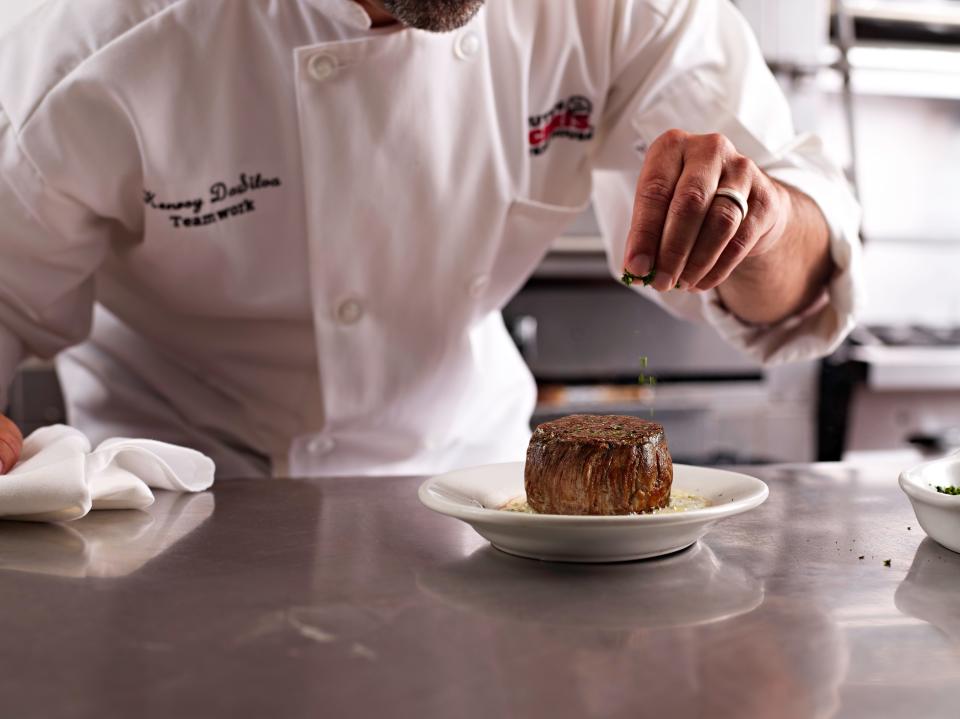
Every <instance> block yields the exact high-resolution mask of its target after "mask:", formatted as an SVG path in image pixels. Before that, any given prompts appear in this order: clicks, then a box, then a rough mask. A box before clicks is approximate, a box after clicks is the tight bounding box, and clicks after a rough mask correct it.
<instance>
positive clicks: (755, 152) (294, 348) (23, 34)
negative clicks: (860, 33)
mask: <svg viewBox="0 0 960 719" xmlns="http://www.w3.org/2000/svg"><path fill="white" fill-rule="evenodd" d="M671 127H680V128H683V129H685V130H687V131H690V132H696V133H702V132H708V131H717V132H722V133H724V134H725V135H727V136H728V137H729V138H730V139H731V140H732V141H733V142H734V143H735V144H736V146H737V147H738V148H739V150H740V151H741V152H743V153H744V154H746V155H749V156H750V157H752V158H753V159H754V160H755V161H756V162H757V163H758V164H759V165H760V166H761V167H762V168H764V169H765V170H766V171H767V172H769V174H770V175H772V176H773V177H775V178H778V179H780V180H782V181H784V182H788V183H790V184H792V185H794V186H796V187H797V188H799V189H800V190H802V191H804V192H806V193H807V194H809V195H810V196H811V197H812V198H813V199H814V200H815V201H816V202H817V203H818V204H819V206H820V207H821V208H822V210H823V212H824V215H825V216H826V218H827V221H828V223H829V225H830V230H831V237H832V253H833V259H834V261H835V263H836V265H837V268H838V269H837V273H836V275H835V277H834V278H833V280H832V281H831V283H830V286H829V288H828V289H827V291H826V293H825V299H824V301H823V302H822V303H820V305H818V307H817V308H815V310H813V311H810V312H807V313H805V314H804V315H803V316H802V317H796V318H792V319H790V320H788V321H786V322H784V323H782V324H780V325H777V326H773V327H755V326H748V325H746V324H744V323H742V322H740V321H739V320H737V319H736V318H735V317H733V316H732V315H730V314H729V313H727V312H726V311H725V310H724V309H723V308H722V306H721V304H720V303H719V302H718V299H717V297H716V294H715V293H709V294H707V295H703V296H697V295H690V294H684V293H668V294H665V295H662V296H658V295H656V294H655V293H652V292H650V291H645V290H643V289H640V290H638V291H639V292H641V293H644V294H647V296H648V297H650V298H651V299H654V300H656V301H658V302H662V303H664V304H665V305H666V306H667V307H668V308H669V309H671V310H672V311H674V312H675V313H677V314H679V315H681V316H684V317H687V318H691V319H699V320H704V321H707V322H710V323H712V324H713V325H714V326H715V327H716V328H717V330H718V331H719V332H720V333H721V334H722V335H723V336H724V337H726V338H727V339H728V340H729V341H730V342H731V343H733V344H734V345H736V346H737V347H740V348H742V349H743V350H744V351H746V352H747V353H749V354H751V355H752V356H754V357H756V358H758V359H761V360H764V361H768V362H773V361H786V360H795V359H801V358H809V357H813V356H815V355H819V354H823V353H827V352H829V351H830V350H831V349H833V348H834V347H835V346H836V345H837V344H838V342H839V341H840V340H841V338H842V337H843V335H844V334H845V333H846V332H847V331H848V330H849V329H850V327H851V324H852V316H853V312H854V309H855V306H856V304H857V300H856V289H855V288H856V287H857V283H856V282H855V279H854V278H855V275H856V272H857V263H856V256H857V247H858V238H857V231H858V224H859V217H858V209H857V206H856V204H855V202H854V200H853V199H852V197H851V194H850V192H849V191H848V189H847V187H846V185H845V182H844V180H843V179H842V176H841V174H840V173H839V172H838V171H837V170H836V168H835V167H833V166H832V165H831V164H830V163H829V162H828V161H827V159H826V158H825V157H824V156H823V154H822V151H821V147H820V145H819V144H818V142H817V141H816V140H815V139H814V138H812V137H797V136H795V132H794V129H793V127H792V125H791V120H790V112H789V110H788V107H787V104H786V102H785V100H784V98H783V96H782V95H781V93H780V92H779V90H778V88H777V86H776V83H775V81H774V79H773V78H772V76H771V75H770V74H769V72H768V71H767V69H766V67H765V64H764V62H763V59H762V57H761V56H760V54H759V52H758V49H757V46H756V44H755V42H754V40H753V39H752V37H751V33H750V30H749V29H748V26H747V25H746V23H745V22H744V21H743V19H742V18H741V17H740V16H739V15H738V13H737V12H736V10H735V9H734V8H733V7H732V6H731V5H730V4H729V3H728V2H727V0H488V2H487V4H486V6H485V7H484V8H483V9H482V10H481V11H480V12H479V14H478V15H477V16H476V17H475V18H474V19H473V20H472V21H471V22H470V23H469V24H468V25H466V26H465V27H464V28H462V29H460V30H459V31H457V32H454V33H449V34H431V33H428V32H423V31H419V30H413V29H406V28H399V27H391V28H383V29H374V28H371V26H370V19H369V17H368V16H367V15H366V13H365V12H364V11H363V10H362V8H361V7H360V6H359V5H358V4H356V3H354V2H352V0H243V2H239V1H231V0H85V1H84V2H76V1H75V0H46V2H44V3H43V4H42V5H41V6H40V7H39V9H38V10H36V11H35V12H33V13H31V14H30V15H28V16H27V18H26V19H24V20H23V21H21V22H20V23H19V24H17V25H16V26H15V27H14V28H13V29H12V31H10V32H9V33H8V34H7V35H6V36H5V37H4V38H3V39H2V42H0V385H3V386H6V385H7V384H8V380H9V379H10V378H11V377H12V374H13V371H14V368H15V367H16V365H17V364H18V362H19V361H21V359H22V358H23V357H24V356H25V355H26V354H31V353H32V354H35V355H39V356H42V357H50V356H54V355H56V354H57V353H63V352H64V350H66V349H67V348H70V347H75V346H76V345H78V344H79V343H83V344H82V345H80V346H79V347H75V348H74V349H72V350H69V351H68V352H66V353H65V354H62V355H61V356H66V357H67V358H68V361H67V362H66V368H62V376H63V377H64V379H65V387H64V389H65V392H66V394H67V401H68V407H69V409H70V411H71V415H72V417H73V419H74V421H75V422H78V423H79V424H81V425H82V429H84V430H85V431H86V432H87V433H88V434H89V435H90V436H91V437H92V438H93V439H94V441H97V440H98V439H99V438H100V437H101V435H105V434H109V433H115V432H117V431H120V430H123V429H126V432H124V433H133V432H137V433H140V434H144V435H147V436H156V437H158V438H160V439H168V440H174V441H176V440H178V439H181V437H185V438H186V440H184V441H186V442H187V443H194V444H197V443H201V440H200V439H198V438H202V439H203V442H206V441H208V440H209V441H213V442H215V443H219V444H220V445H222V446H223V447H224V448H229V447H243V448H248V449H251V450H253V451H254V452H256V453H258V454H261V455H263V456H265V457H267V458H269V459H270V461H271V463H272V466H273V468H274V472H275V473H289V474H294V475H316V474H354V475H359V474H411V473H429V472H434V471H441V470H445V469H449V468H451V467H455V466H461V465H466V464H472V463H479V462H495V461H502V460H515V459H519V458H521V457H522V456H523V451H524V448H525V445H526V442H527V439H528V437H529V431H528V428H527V422H528V419H529V416H530V414H531V411H532V409H533V406H534V400H535V385H534V382H533V380H532V378H531V375H530V373H529V371H528V370H527V368H526V367H525V365H524V363H523V361H522V359H521V357H520V356H519V354H518V353H517V351H516V349H515V348H514V347H513V345H512V343H511V340H510V338H509V336H508V333H507V332H506V330H505V328H504V325H503V322H502V318H501V315H500V310H501V308H502V307H503V306H504V305H505V304H506V302H507V301H508V300H509V298H510V297H511V296H512V295H513V294H514V293H515V292H516V291H517V290H518V289H519V288H520V287H521V285H522V284H523V283H524V281H525V280H526V279H527V278H528V277H529V276H530V274H531V273H532V272H533V270H534V268H535V267H536V266H537V264H538V262H539V261H540V260H541V258H542V257H543V256H544V254H545V253H546V251H547V249H548V245H549V243H550V242H551V240H552V239H554V238H555V237H556V236H557V235H559V234H560V233H561V232H562V230H563V229H564V227H565V226H566V225H567V224H568V223H569V222H570V221H571V220H572V219H573V218H574V217H575V216H576V215H577V214H579V213H580V212H581V210H582V209H583V208H584V207H585V206H586V205H587V204H588V203H589V201H590V200H591V198H592V199H593V201H594V203H595V207H596V209H597V214H598V217H599V221H600V224H601V226H602V229H603V230H604V236H605V238H606V243H607V250H608V254H609V258H610V267H611V270H612V271H613V272H614V274H615V275H619V273H620V271H621V259H622V255H623V246H624V242H625V238H626V235H627V227H628V223H629V219H630V212H631V208H632V201H633V193H634V185H635V181H636V177H637V175H638V172H639V169H640V167H641V165H642V162H643V157H644V152H645V150H646V148H647V147H648V146H649V144H650V143H651V142H653V140H654V139H655V138H657V137H658V136H659V135H660V134H661V133H663V132H664V131H666V130H668V129H670V128H671ZM95 307H96V312H95V313H94V308H95ZM94 314H95V315H96V321H92V318H93V316H94ZM145 408H146V409H145ZM178 433H181V434H180V435H178ZM201 444H202V443H201ZM201 448H204V449H208V448H209V445H203V446H201ZM224 451H226V449H225V450H224ZM226 466H230V467H232V466H234V465H229V464H228V465H226Z"/></svg>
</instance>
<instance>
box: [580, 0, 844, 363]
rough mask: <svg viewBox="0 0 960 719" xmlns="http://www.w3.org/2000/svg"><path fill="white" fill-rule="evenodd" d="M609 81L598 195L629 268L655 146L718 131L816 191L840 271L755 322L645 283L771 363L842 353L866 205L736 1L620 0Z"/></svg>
mask: <svg viewBox="0 0 960 719" xmlns="http://www.w3.org/2000/svg"><path fill="white" fill-rule="evenodd" d="M611 48H612V53H611V65H610V66H611V78H612V82H611V89H610V92H609V95H608V101H607V104H606V107H605V111H604V116H603V118H602V126H601V130H600V133H599V144H598V148H597V152H596V155H595V158H594V159H595V163H594V167H595V168H596V171H595V173H594V205H595V208H596V210H597V217H598V221H599V223H600V226H601V229H602V231H603V234H604V238H605V241H606V249H607V254H608V258H609V262H610V269H611V272H613V273H614V274H615V276H616V277H618V278H619V276H620V274H621V273H622V261H623V252H624V246H625V243H626V237H627V231H628V228H629V224H630V219H631V214H632V210H633V198H634V192H635V187H636V181H637V177H638V175H639V172H640V168H641V167H642V164H643V157H644V153H645V152H646V149H647V148H648V147H649V146H650V144H651V143H653V142H654V140H656V139H657V138H658V137H659V136H660V135H661V134H663V133H664V132H666V131H667V130H669V129H672V128H679V129H682V130H685V131H687V132H691V133H697V134H701V133H710V132H719V133H722V134H724V135H726V136H727V137H728V138H729V139H730V140H731V141H732V142H733V143H734V145H735V146H736V147H737V149H738V150H739V151H740V152H741V153H742V154H744V155H747V156H748V157H750V158H751V159H752V160H754V162H756V163H757V165H758V166H759V167H760V168H761V169H763V170H764V171H765V172H766V173H767V174H769V175H770V176H771V177H773V178H775V179H777V180H779V181H781V182H784V183H786V184H789V185H791V186H793V187H795V188H797V189H798V190H800V191H801V192H804V193H805V194H807V195H808V196H809V197H810V198H812V199H813V201H814V202H815V203H816V204H817V205H818V206H819V207H820V209H821V211H822V212H823V215H824V217H825V218H826V221H827V224H828V226H829V229H830V247H831V254H832V257H833V261H834V264H835V266H836V272H835V274H834V276H833V278H832V279H831V280H830V282H829V285H828V286H827V287H825V288H824V293H823V295H822V297H821V299H820V301H818V302H817V303H815V304H814V305H813V306H811V307H810V308H808V309H807V310H806V311H805V312H803V313H802V314H800V315H799V316H796V317H791V318H788V319H787V320H785V321H783V322H781V323H779V324H777V325H774V326H762V327H761V326H756V325H749V324H747V323H744V322H742V321H740V320H739V319H738V318H737V317H735V316H733V315H732V314H731V313H730V312H728V311H727V310H726V309H724V307H723V305H722V303H721V302H720V299H719V296H718V294H717V293H716V291H712V292H708V293H703V294H698V295H694V294H689V293H681V292H668V293H657V292H654V291H652V290H649V289H646V290H645V289H643V288H638V290H637V291H638V292H640V293H642V294H644V295H645V296H647V297H649V298H650V299H652V300H654V301H656V302H658V303H660V304H662V305H664V306H665V307H666V309H668V310H669V311H671V312H672V313H674V314H675V315H678V316H680V317H683V318H686V319H692V320H700V321H705V322H708V323H710V324H711V325H713V327H714V328H715V329H716V330H717V331H718V332H719V333H720V334H721V335H722V336H723V337H724V338H725V339H726V340H727V341H728V342H730V343H731V344H732V345H734V346H736V347H738V348H740V349H741V350H743V351H744V352H746V353H747V354H749V355H750V356H752V357H754V358H756V359H757V360H759V361H761V362H765V363H778V362H788V361H795V360H802V359H811V358H814V357H817V356H822V355H825V354H829V353H830V352H832V351H833V350H834V349H835V348H836V347H837V346H838V345H839V344H840V342H841V341H842V340H843V338H844V337H845V336H846V335H847V333H849V331H850V330H851V329H852V328H853V324H854V317H855V314H856V312H857V309H858V307H859V305H860V304H861V303H862V298H861V296H860V292H861V286H862V283H861V282H860V280H859V275H860V271H861V270H860V259H859V257H860V239H859V226H860V209H859V207H858V205H857V203H856V201H855V199H854V197H853V195H852V193H851V191H850V188H849V186H848V185H847V182H846V180H845V178H844V177H843V174H842V173H841V172H840V171H839V169H838V168H837V167H836V166H835V165H833V164H832V163H831V162H830V160H829V159H828V158H827V157H826V155H825V154H824V150H823V147H822V146H821V143H820V142H819V140H818V139H817V138H816V137H814V136H811V135H804V136H797V134H796V132H795V130H794V128H793V123H792V119H791V113H790V108H789V105H788V104H787V101H786V98H785V97H784V95H783V93H782V91H781V90H780V88H779V86H778V85H777V82H776V79H775V78H774V77H773V75H772V74H771V73H770V71H769V70H768V68H767V66H766V63H765V62H764V59H763V57H762V55H761V53H760V50H759V47H758V45H757V43H756V40H755V38H754V37H753V33H752V31H751V29H750V27H749V25H748V24H747V23H746V21H745V20H744V19H743V18H742V16H741V15H740V14H739V13H738V11H737V10H736V9H735V8H734V7H733V6H732V5H731V4H730V3H729V1H728V0H670V1H668V0H636V1H633V0H621V2H619V4H618V11H617V13H616V17H615V20H614V22H613V28H612V40H611Z"/></svg>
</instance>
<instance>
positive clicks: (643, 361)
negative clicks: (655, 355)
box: [640, 355, 649, 369]
mask: <svg viewBox="0 0 960 719" xmlns="http://www.w3.org/2000/svg"><path fill="white" fill-rule="evenodd" d="M647 362H649V359H648V357H647V356H646V355H644V356H643V357H641V358H640V366H642V367H643V368H644V369H646V368H647Z"/></svg>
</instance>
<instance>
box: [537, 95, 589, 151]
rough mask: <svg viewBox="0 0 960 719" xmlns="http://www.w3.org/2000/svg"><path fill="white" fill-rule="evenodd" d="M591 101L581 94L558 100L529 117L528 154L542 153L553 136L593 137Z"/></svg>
mask: <svg viewBox="0 0 960 719" xmlns="http://www.w3.org/2000/svg"><path fill="white" fill-rule="evenodd" d="M592 116H593V103H592V102H590V100H589V99H588V98H586V97H584V96H583V95H573V96H572V97H569V98H567V99H566V100H560V102H558V103H557V104H556V105H554V106H553V107H552V108H550V109H549V110H548V111H547V112H545V113H543V114H542V115H534V116H533V117H531V118H530V135H529V138H530V154H531V155H542V154H543V153H544V152H546V151H547V148H548V147H550V142H551V141H552V140H553V138H555V137H568V138H570V139H571V140H579V141H581V142H584V141H586V140H592V139H593V132H594V128H593V125H592V124H591V119H592Z"/></svg>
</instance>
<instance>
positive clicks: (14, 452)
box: [0, 434, 23, 474]
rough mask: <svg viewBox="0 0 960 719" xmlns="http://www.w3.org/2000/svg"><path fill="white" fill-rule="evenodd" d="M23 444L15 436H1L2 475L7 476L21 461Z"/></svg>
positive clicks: (0, 466) (0, 468)
mask: <svg viewBox="0 0 960 719" xmlns="http://www.w3.org/2000/svg"><path fill="white" fill-rule="evenodd" d="M22 447H23V442H22V441H21V440H20V439H19V438H18V437H17V436H15V435H12V434H2V435H0V474H6V473H7V472H9V471H10V470H11V469H12V468H13V466H14V465H15V464H16V463H17V461H18V460H19V459H20V450H21V448H22Z"/></svg>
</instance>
